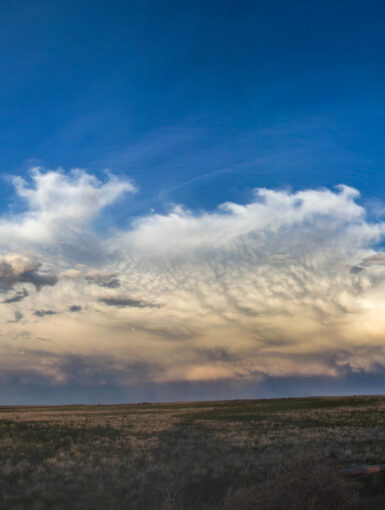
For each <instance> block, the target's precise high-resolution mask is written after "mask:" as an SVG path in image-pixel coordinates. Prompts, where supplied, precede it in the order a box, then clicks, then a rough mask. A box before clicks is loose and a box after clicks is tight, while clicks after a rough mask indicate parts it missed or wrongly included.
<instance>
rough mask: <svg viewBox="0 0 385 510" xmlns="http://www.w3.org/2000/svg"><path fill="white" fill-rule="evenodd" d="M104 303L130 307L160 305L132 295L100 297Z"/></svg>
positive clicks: (155, 306) (153, 306)
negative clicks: (133, 297)
mask: <svg viewBox="0 0 385 510" xmlns="http://www.w3.org/2000/svg"><path fill="white" fill-rule="evenodd" d="M99 301H101V302H102V303H104V304H106V305H108V306H118V307H125V306H127V307H130V308H158V307H159V306H160V305H156V304H154V303H146V302H145V301H141V300H138V299H132V298H131V297H126V296H122V297H104V298H100V300H99Z"/></svg>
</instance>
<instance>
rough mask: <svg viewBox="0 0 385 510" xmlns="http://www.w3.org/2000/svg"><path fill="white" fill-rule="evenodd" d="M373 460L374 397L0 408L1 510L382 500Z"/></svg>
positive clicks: (331, 504)
mask: <svg viewBox="0 0 385 510" xmlns="http://www.w3.org/2000/svg"><path fill="white" fill-rule="evenodd" d="M331 453H333V455H334V456H335V457H336V458H337V461H338V463H332V462H331V461H330V454H331ZM384 462H385V397H349V398H304V399H277V400H256V401H251V400H249V401H229V402H200V403H177V404H138V405H117V406H66V407H0V508H1V509H3V508H4V509H7V510H8V509H13V510H23V509H25V510H27V509H28V510H29V509H36V510H38V509H39V510H43V509H47V510H48V509H56V510H64V509H67V508H70V509H74V510H75V509H103V510H104V509H108V510H110V509H111V510H114V509H133V510H147V509H149V510H153V509H161V510H176V509H178V510H179V509H191V510H195V509H199V510H204V509H208V510H209V509H219V508H220V509H227V510H229V509H232V508H237V509H238V510H242V509H251V508H253V509H261V510H262V509H270V508H283V509H285V508H288V509H290V510H291V509H296V510H301V509H303V510H305V509H309V510H317V509H318V508H325V509H331V510H332V509H336V510H339V509H342V508H346V509H349V508H351V509H353V508H385V502H384V501H385V500H384V493H385V490H383V488H382V486H383V485H384V487H385V482H383V481H382V480H381V479H379V480H377V482H376V483H375V484H374V483H373V482H372V481H371V480H370V481H369V482H368V481H365V480H364V481H359V482H355V483H353V484H351V483H350V482H349V481H346V480H345V479H344V478H343V477H341V476H340V475H339V469H340V467H349V466H354V465H359V464H364V463H367V464H374V463H384ZM290 498H291V499H290ZM289 499H290V501H289ZM376 505H377V506H376ZM381 505H382V506H381Z"/></svg>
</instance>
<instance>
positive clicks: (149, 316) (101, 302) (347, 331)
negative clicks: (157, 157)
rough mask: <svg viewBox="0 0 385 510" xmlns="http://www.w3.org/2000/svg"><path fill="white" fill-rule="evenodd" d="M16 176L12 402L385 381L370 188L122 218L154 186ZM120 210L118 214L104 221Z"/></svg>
mask: <svg viewBox="0 0 385 510" xmlns="http://www.w3.org/2000/svg"><path fill="white" fill-rule="evenodd" d="M13 184H14V189H15V194H16V196H15V197H13V199H12V201H10V204H9V205H10V207H9V208H8V211H9V212H7V213H6V214H3V215H2V217H1V218H0V292H1V293H0V299H1V304H0V306H1V314H0V320H1V343H0V381H1V391H0V397H1V398H2V400H3V401H5V402H8V401H9V402H19V401H20V402H24V401H25V402H29V401H41V402H46V401H47V402H48V401H50V402H51V401H55V399H56V401H66V402H71V401H73V402H75V401H101V402H102V401H122V400H146V399H153V400H154V399H155V400H171V399H179V400H181V399H184V398H186V399H187V398H226V397H228V398H234V397H244V396H263V395H266V396H271V395H275V396H279V395H288V394H309V393H315V394H317V393H319V394H320V393H324V392H326V393H333V392H334V391H335V392H337V393H338V392H357V391H360V390H361V391H363V392H365V391H370V392H376V391H378V392H380V391H381V389H382V390H384V389H385V387H384V388H382V387H381V384H382V383H381V380H382V379H381V377H382V374H383V373H384V372H385V370H384V367H385V354H384V345H385V341H384V339H385V336H384V332H385V314H384V313H383V309H384V296H385V253H382V251H381V249H380V248H378V246H380V244H381V242H382V241H383V238H384V236H385V224H384V223H382V222H381V221H378V220H375V221H374V220H373V221H370V220H369V219H368V212H367V211H366V210H365V208H364V207H363V206H362V205H360V203H359V192H358V191H357V190H355V189H352V188H349V187H347V186H343V185H341V186H338V187H336V188H335V189H334V190H328V189H314V190H312V189H309V190H304V191H298V192H290V191H275V190H269V189H259V188H256V189H255V190H254V195H253V199H252V200H251V201H250V202H249V203H247V204H236V203H230V202H229V203H224V204H221V205H220V206H219V207H218V208H217V209H216V210H215V211H209V212H202V211H200V212H194V211H190V210H187V209H185V208H184V207H183V205H177V206H173V208H171V209H170V210H169V211H168V213H162V214H156V213H151V214H149V215H147V216H143V217H139V218H136V219H135V220H133V221H132V220H130V221H128V220H127V222H126V224H125V227H122V226H121V225H122V223H123V224H124V221H122V220H124V213H125V207H127V204H129V200H130V195H131V194H132V193H143V194H145V192H146V190H144V189H143V190H137V189H135V187H134V185H133V184H132V183H130V182H129V181H127V180H122V179H119V178H118V177H115V176H112V175H109V174H106V179H105V181H103V182H101V181H99V180H98V179H97V178H96V177H94V176H93V175H91V174H89V173H87V172H86V171H82V170H73V171H71V172H69V173H65V172H64V171H60V170H58V171H43V170H40V169H33V170H32V171H31V177H30V179H29V180H28V181H24V180H23V179H21V178H14V179H13ZM117 205H118V206H119V207H116V206H117ZM111 206H112V207H113V208H114V214H116V211H119V222H116V223H113V222H112V221H109V222H105V221H103V217H104V214H105V211H108V210H109V209H111ZM10 211H14V212H10ZM15 211H17V212H15ZM108 214H109V217H111V213H108Z"/></svg>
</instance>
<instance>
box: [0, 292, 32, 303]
mask: <svg viewBox="0 0 385 510" xmlns="http://www.w3.org/2000/svg"><path fill="white" fill-rule="evenodd" d="M27 296H29V293H28V291H27V290H26V289H23V290H22V291H19V292H17V293H16V294H15V295H13V296H11V297H9V298H7V299H4V301H3V303H17V302H18V301H22V300H23V299H24V298H26V297H27Z"/></svg>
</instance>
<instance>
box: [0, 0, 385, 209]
mask: <svg viewBox="0 0 385 510" xmlns="http://www.w3.org/2000/svg"><path fill="white" fill-rule="evenodd" d="M0 9H1V10H0V29H1V30H0V33H1V35H0V41H1V44H0V70H1V76H2V80H1V85H0V104H1V116H0V168H1V172H2V173H4V174H5V175H6V174H8V173H11V174H14V173H18V174H22V173H23V172H26V170H27V169H29V168H30V167H31V166H35V165H42V166H44V167H46V168H56V167H59V166H61V167H64V168H72V167H84V168H92V170H93V172H95V173H96V174H98V175H100V173H101V172H102V170H103V169H104V168H106V167H108V168H110V169H111V170H112V171H113V172H116V173H118V174H120V175H122V174H123V175H124V174H126V175H129V176H130V178H131V179H133V180H134V182H135V183H136V184H137V186H138V187H139V188H140V189H142V190H145V195H146V199H144V198H143V196H142V194H138V195H137V197H136V199H135V201H134V203H132V204H131V206H130V207H131V209H132V210H130V211H128V213H130V214H133V215H135V214H142V213H143V212H146V211H147V210H148V209H149V208H150V207H154V208H156V209H159V208H163V207H165V206H167V204H168V203H169V202H182V203H184V204H186V205H188V206H191V207H194V208H199V207H203V208H213V207H214V206H216V205H217V204H219V203H221V202H223V201H225V200H240V201H243V200H245V199H246V198H247V196H248V193H249V191H250V189H251V188H253V187H255V186H268V187H284V186H291V187H293V188H294V189H298V188H305V187H309V186H310V187H318V186H333V185H335V184H339V183H341V182H343V183H345V184H348V185H350V186H353V187H357V188H358V189H360V190H361V192H362V193H363V195H364V197H365V198H369V197H379V198H381V194H382V189H381V188H382V172H383V168H384V151H383V133H384V128H383V126H384V120H385V100H384V97H383V90H384V85H385V67H384V63H385V57H384V54H383V51H382V49H383V47H384V43H385V41H384V39H385V31H384V24H385V19H384V17H385V7H384V5H383V3H382V2H370V3H366V2H362V1H361V2H351V1H350V2H338V3H336V2H317V3H315V2H290V4H289V3H288V2H254V1H252V2H247V1H240V2H237V3H234V2H233V1H221V2H218V1H204V2H203V1H194V2H184V3H183V4H181V3H180V2H170V1H165V2H152V1H146V0H144V1H143V0H141V1H130V2H118V1H113V2H111V3H108V4H107V3H106V2H103V1H101V2H98V1H93V2H87V1H81V2H79V1H68V2H65V3H63V2H48V1H33V2H26V1H24V2H23V1H12V2H3V3H2V5H1V8H0ZM2 189H3V193H9V191H10V188H9V187H7V186H6V185H5V184H3V186H2Z"/></svg>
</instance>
